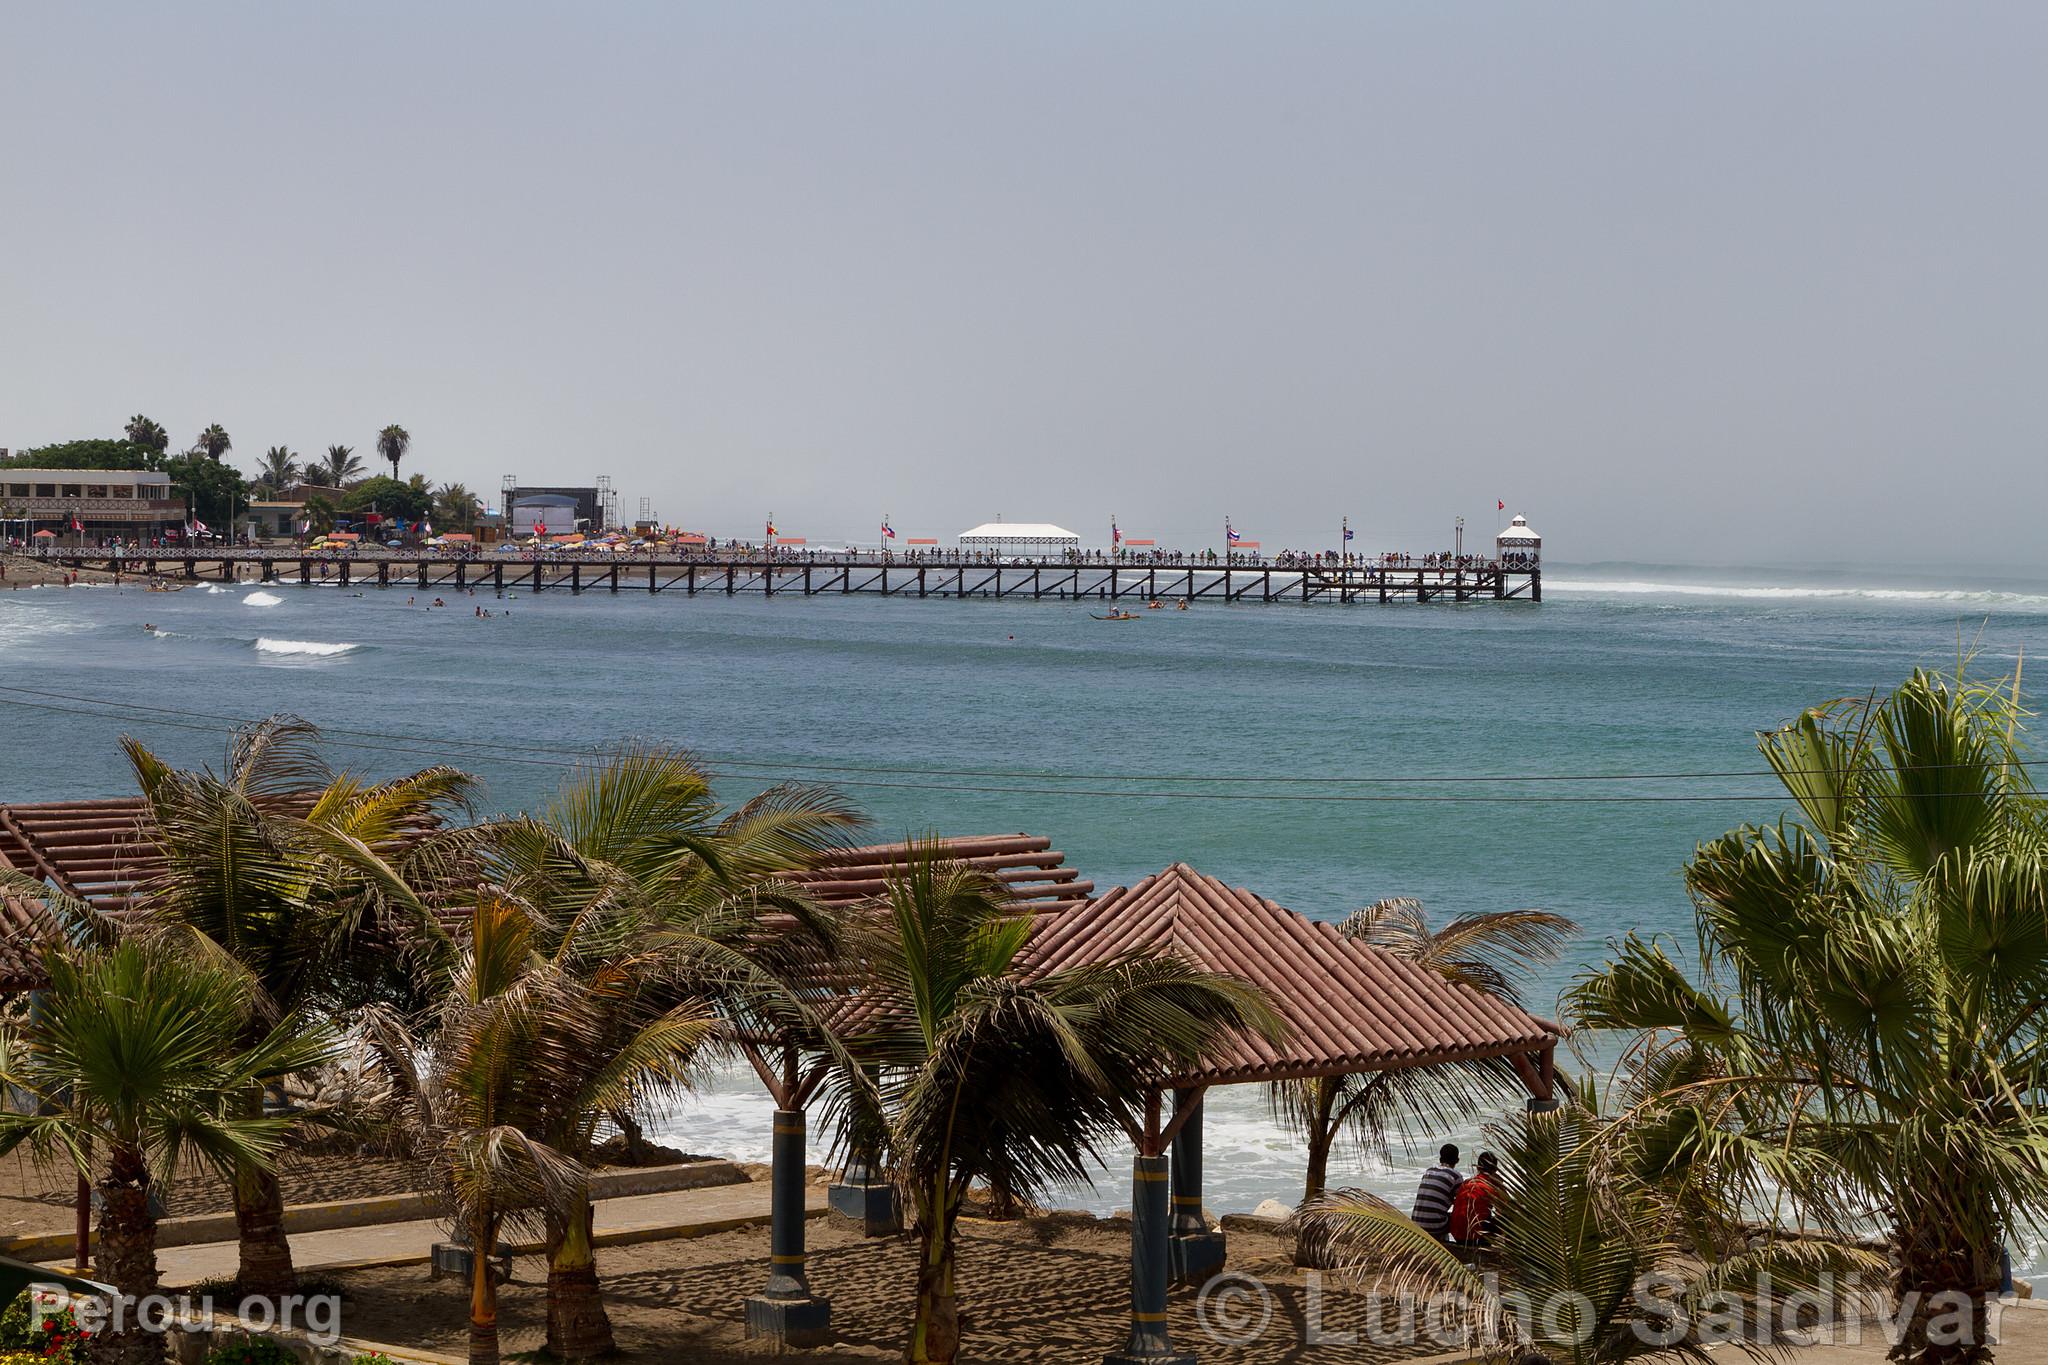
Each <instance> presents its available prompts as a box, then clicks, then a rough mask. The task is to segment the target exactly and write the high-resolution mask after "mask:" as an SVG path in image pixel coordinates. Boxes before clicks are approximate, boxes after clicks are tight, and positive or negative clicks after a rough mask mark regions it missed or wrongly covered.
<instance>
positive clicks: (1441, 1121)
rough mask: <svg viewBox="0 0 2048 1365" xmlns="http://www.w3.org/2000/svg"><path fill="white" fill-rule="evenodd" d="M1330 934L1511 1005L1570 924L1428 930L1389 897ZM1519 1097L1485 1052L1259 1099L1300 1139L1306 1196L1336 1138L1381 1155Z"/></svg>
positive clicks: (1283, 1089)
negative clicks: (1305, 1160)
mask: <svg viewBox="0 0 2048 1365" xmlns="http://www.w3.org/2000/svg"><path fill="white" fill-rule="evenodd" d="M1337 932H1338V933H1340V934H1342V935H1343V936H1344V937H1346V938H1351V939H1358V940H1360V941H1362V942H1365V943H1370V944H1372V945H1373V946H1374V947H1377V948H1382V949H1384V950H1386V951H1387V952H1390V953H1394V954H1396V955H1398V956H1400V957H1404V958H1407V959H1408V960H1409V961H1411V962H1413V963H1415V964H1416V965H1418V966H1420V967H1422V968H1424V969H1425V970H1427V971H1430V972H1432V973H1434V974H1436V975H1437V976H1439V977H1442V978H1443V979H1444V980H1445V981H1448V982H1451V983H1452V984H1454V985H1465V986H1470V987H1472V988H1473V989H1474V990H1477V991H1480V992H1482V993H1484V994H1486V995H1491V996H1493V997H1494V998H1495V999H1498V1000H1503V1001H1506V1002H1507V1003H1508V1004H1510V1005H1514V1006H1516V1007H1518V1008H1519V1007H1520V1005H1521V1003H1522V997H1521V991H1520V989H1519V987H1518V986H1517V984H1516V982H1517V979H1518V978H1519V977H1521V976H1522V975H1523V974H1524V973H1526V972H1528V971H1529V970H1531V969H1532V968H1534V967H1536V966H1538V965H1539V964H1541V963H1544V962H1548V961H1551V960H1553V959H1555V958H1556V956H1557V955H1558V953H1560V952H1561V951H1563V949H1564V946H1565V944H1566V943H1568V942H1569V941H1570V940H1571V937H1572V935H1574V934H1576V933H1577V932H1578V925H1577V924H1575V923H1573V922H1572V921H1571V920H1569V919H1567V918H1565V917H1564V916H1563V915H1553V914H1549V913H1548V912H1546V911H1542V910H1506V911H1500V912H1498V913H1493V914H1478V915H1460V916H1459V917H1458V918H1457V919H1454V920H1452V921H1451V922H1450V923H1449V924H1447V925H1445V926H1444V927H1443V928H1441V929H1431V928H1430V926H1429V920H1428V918H1427V916H1426V915H1425V914H1424V913H1423V909H1422V905H1421V903H1420V902H1418V901H1414V900H1409V899H1407V898H1405V897H1397V898H1395V899H1392V900H1383V901H1380V902H1378V903H1377V904H1375V905H1369V906H1367V907H1366V908H1365V909H1363V910H1360V911H1358V912H1357V913H1356V914H1353V915H1352V916H1350V918H1348V919H1346V920H1345V921H1344V922H1343V923H1342V924H1340V925H1339V926H1338V927H1337ZM1521 1093H1522V1084H1521V1081H1520V1079H1519V1078H1518V1077H1517V1075H1516V1074H1515V1071H1514V1068H1513V1067H1512V1066H1511V1065H1510V1064H1509V1063H1508V1062H1507V1061H1506V1060H1504V1059H1501V1058H1485V1059H1481V1060H1478V1061H1468V1062H1449V1063H1444V1064H1442V1065H1438V1066H1424V1067H1412V1068H1407V1069H1404V1070H1399V1071H1377V1072H1369V1073H1365V1074H1362V1075H1349V1076H1330V1077H1319V1078H1316V1079H1313V1080H1306V1081H1281V1082H1277V1083H1275V1084H1274V1085H1272V1086H1271V1087H1270V1088H1269V1090H1268V1093H1267V1100H1268V1102H1269V1104H1270V1106H1271V1108H1272V1111H1273V1116H1274V1119H1275V1121H1276V1122H1279V1123H1282V1124H1285V1125H1286V1126H1287V1127H1289V1128H1292V1129H1294V1130H1295V1131H1298V1132H1300V1133H1301V1134H1302V1136H1303V1138H1304V1140H1305V1144H1306V1146H1307V1149H1308V1174H1307V1178H1306V1180H1305V1182H1304V1186H1303V1189H1302V1196H1301V1197H1302V1200H1303V1201H1304V1202H1306V1201H1308V1200H1311V1199H1314V1198H1315V1197H1316V1196H1317V1195H1319V1194H1321V1193H1323V1190H1324V1188H1325V1187H1326V1186H1327V1184H1328V1182H1329V1169H1330V1153H1331V1150H1332V1149H1333V1148H1334V1147H1335V1146H1336V1143H1337V1139H1338V1137H1339V1136H1341V1135H1343V1134H1345V1133H1349V1134H1350V1135H1351V1136H1352V1138H1353V1139H1354V1140H1355V1141H1356V1142H1357V1143H1358V1144H1359V1146H1360V1147H1361V1148H1362V1149H1364V1150H1365V1151H1367V1152H1370V1153H1372V1154H1374V1155H1376V1156H1379V1157H1380V1158H1382V1159H1386V1158H1388V1157H1389V1156H1390V1155H1391V1148H1392V1145H1393V1142H1394V1140H1395V1139H1397V1138H1398V1139H1399V1140H1401V1142H1402V1143H1403V1144H1404V1145H1408V1144H1410V1143H1411V1142H1412V1139H1413V1137H1414V1136H1415V1135H1416V1134H1417V1133H1418V1132H1420V1133H1441V1132H1443V1131H1444V1130H1445V1129H1446V1128H1449V1127H1451V1126H1453V1125H1454V1124H1456V1123H1458V1122H1459V1121H1460V1120H1462V1119H1465V1118H1468V1117H1469V1116H1470V1115H1472V1114H1474V1113H1476V1112H1479V1111H1480V1110H1482V1109H1488V1108H1497V1107H1499V1106H1500V1105H1501V1104H1503V1103H1506V1102H1508V1101H1510V1100H1512V1099H1513V1098H1514V1097H1515V1096H1517V1095H1519V1094H1521Z"/></svg>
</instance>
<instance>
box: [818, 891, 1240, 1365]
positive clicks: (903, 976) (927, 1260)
mask: <svg viewBox="0 0 2048 1365" xmlns="http://www.w3.org/2000/svg"><path fill="white" fill-rule="evenodd" d="M873 930H874V931H873V932H871V933H868V934H867V935H865V936H864V937H862V938H859V939H857V940H856V946H855V948H854V950H853V953H852V956H853V957H854V958H855V959H856V960H859V961H862V962H864V963H866V964H868V965H869V967H870V969H871V972H872V976H871V977H869V978H868V979H867V984H866V986H865V988H864V996H863V1004H862V1007H861V1010H860V1014H861V1016H862V1017H863V1018H864V1019H865V1020H866V1021H867V1022H866V1023H865V1024H864V1025H863V1026H861V1027H860V1028H859V1029H858V1030H857V1031H856V1032H854V1033H853V1034H851V1035H850V1036H848V1037H847V1038H846V1040H845V1041H846V1045H847V1048H848V1050H849V1051H850V1052H851V1053H852V1055H853V1056H854V1057H855V1058H856V1059H858V1061H859V1063H860V1064H861V1067H871V1068H874V1069H875V1072H874V1074H875V1077H876V1079H875V1080H874V1082H873V1083H872V1088H870V1087H869V1085H868V1083H867V1082H866V1081H865V1080H863V1079H862V1078H863V1077H865V1076H866V1075H867V1074H868V1073H867V1072H866V1071H865V1070H862V1069H860V1068H855V1069H853V1070H851V1071H850V1072H849V1079H848V1081H847V1085H848V1087H849V1089H850V1090H851V1091H852V1093H853V1095H854V1097H855V1101H854V1105H853V1108H852V1114H853V1116H852V1117H851V1118H850V1119H849V1122H850V1123H853V1124H860V1125H863V1126H866V1127H867V1128H868V1131H872V1132H874V1133H876V1134H877V1135H878V1136H880V1137H881V1139H882V1145H883V1147H884V1149H885V1153H886V1160H887V1162H888V1164H889V1166H890V1168H891V1169H892V1170H893V1171H894V1173H895V1176H896V1180H897V1182H898V1184H899V1185H900V1186H902V1188H903V1189H904V1190H905V1191H906V1193H907V1195H908V1198H909V1202H910V1204H911V1206H912V1208H913V1209H914V1210H915V1213H916V1227H915V1230H914V1234H913V1235H914V1237H915V1240H916V1242H917V1245H918V1268H917V1307H916V1313H915V1317H914V1319H913V1321H912V1324H911V1331H910V1342H909V1345H908V1347H907V1348H906V1350H905V1355H904V1358H905V1360H907V1361H912V1362H927V1361H950V1360H953V1359H954V1358H955V1355H956V1353H957V1352H958V1350H959V1346H960V1316H959V1309H958V1298H957V1295H956V1288H955V1256H954V1253H955V1243H956V1231H957V1227H958V1222H959V1217H960V1210H961V1205H962V1203H963V1202H964V1201H965V1199H966V1197H967V1193H968V1190H969V1189H970V1188H971V1187H972V1186H973V1185H974V1184H975V1183H976V1182H984V1183H986V1184H987V1185H988V1186H989V1187H990V1188H993V1189H1001V1190H1004V1191H1006V1192H1007V1193H1008V1194H1010V1195H1011V1196H1012V1197H1014V1198H1016V1199H1019V1200H1025V1201H1030V1200H1033V1199H1035V1198H1038V1197H1042V1196H1043V1195H1044V1194H1045V1193H1046V1192H1047V1191H1048V1190H1050V1189H1051V1188H1053V1187H1055V1186H1057V1185H1062V1184H1067V1183H1071V1182H1079V1181H1085V1180H1086V1179H1087V1178H1088V1174H1087V1173H1088V1168H1089V1163H1090V1161H1091V1160H1092V1159H1094V1158H1095V1157H1096V1156H1097V1154H1098V1152H1099V1150H1100V1148H1101V1145H1102V1144H1103V1142H1104V1141H1106V1140H1109V1139H1112V1138H1114V1137H1116V1136H1118V1135H1120V1134H1122V1133H1124V1132H1126V1131H1128V1128H1129V1124H1130V1123H1131V1122H1132V1121H1133V1120H1132V1114H1131V1110H1130V1106H1131V1105H1132V1104H1133V1103H1134V1102H1135V1101H1136V1100H1137V1099H1138V1097H1139V1096H1141V1095H1143V1094H1144V1093H1146V1091H1147V1090H1156V1089H1157V1088H1158V1086H1159V1084H1160V1082H1161V1079H1162V1078H1166V1077H1170V1076H1171V1075H1173V1074H1175V1073H1177V1072H1181V1071H1185V1070H1186V1069H1187V1068H1188V1067H1189V1066H1191V1065H1193V1064H1194V1063H1196V1062H1197V1061H1198V1060H1199V1059H1200V1058H1201V1057H1203V1056H1204V1055H1206V1054H1207V1053H1209V1052H1210V1051H1211V1050H1212V1049H1213V1048H1214V1047H1215V1046H1216V1045H1217V1044H1218V1043H1219V1042H1220V1041H1221V1040H1222V1039H1223V1037H1224V1036H1225V1035H1226V1034H1227V1033H1229V1032H1230V1031H1232V1030H1250V1031H1253V1032H1258V1033H1263V1034H1267V1035H1275V1034H1277V1032H1278V1029H1279V1024H1278V1022H1277V1020H1276V1019H1275V1018H1274V1016H1273V1014H1272V1013H1271V1011H1270V1009H1269V1008H1268V1007H1267V1006H1266V1004H1265V1002H1264V1000H1263V998H1262V997H1261V996H1260V995H1259V993H1258V992H1257V991H1256V990H1254V989H1253V988H1251V987H1249V986H1247V985H1245V984H1244V983H1242V982H1240V981H1237V980H1235V979H1234V978H1230V977H1224V976H1219V975H1216V974H1213V973H1209V972H1204V971H1200V970H1197V969H1196V968H1194V967H1192V966H1190V965H1189V964H1188V963H1187V962H1186V961H1185V960H1184V959H1182V958H1180V957H1178V956H1174V955H1170V954H1169V955H1163V956H1151V955H1137V954H1134V955H1131V956H1127V957H1124V958H1121V959H1118V960H1115V961H1111V962H1107V963H1103V964H1100V965H1090V966H1086V967H1073V968H1062V969H1058V970H1054V971H1048V972H1043V973H1032V972H1030V971H1029V970H1028V969H1027V968H1026V967H1025V965H1024V961H1023V954H1024V950H1025V947H1026V945H1027V944H1028V943H1029V941H1030V938H1031V932H1032V923H1031V920H1030V918H1029V917H1028V916H1021V915H1018V914H1016V913H1015V912H1014V911H1012V910H1011V909H1010V908H1009V906H1008V904H1007V900H1006V897H1005V894H1004V891H1003V888H1002V886H1001V884H1000V883H998V882H996V881H995V880H994V879H993V878H991V877H989V876H988V875H986V874H985V873H982V872H979V871H975V870H972V869H969V868H966V867H963V866H960V865H958V864H952V863H944V862H941V861H940V860H939V859H938V857H937V856H936V854H935V852H934V851H932V850H923V851H920V852H918V853H916V854H915V855H913V857H912V859H911V862H910V866H909V867H908V869H907V870H906V871H905V873H904V874H903V875H902V876H901V877H899V878H897V879H895V880H893V881H892V882H891V883H890V885H889V890H888V896H887V904H886V907H883V908H882V911H881V916H880V919H879V921H878V922H877V923H876V924H875V925H874V926H873Z"/></svg>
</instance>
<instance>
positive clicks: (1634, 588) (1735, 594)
mask: <svg viewBox="0 0 2048 1365" xmlns="http://www.w3.org/2000/svg"><path fill="white" fill-rule="evenodd" d="M1543 588H1544V591H1545V592H1551V591H1556V592H1564V593H1586V594H1588V595H1591V596H1601V595H1606V596H1615V597H1728V598H1737V599H1742V600H1747V601H1767V602H1796V601H1816V602H1918V603H1927V604H1931V605H1936V606H1944V605H1946V606H1958V607H1970V608H1977V609H1984V610H1992V611H2048V595H2044V594H2040V593H2026V592H1996V591H1991V590H1984V589H1964V588H1863V587H1843V588H1828V587H1817V586H1816V587H1800V586H1796V585H1786V586H1779V585H1775V584H1762V585H1751V586H1743V585H1736V584H1717V583H1650V582H1644V581H1642V580H1638V579H1597V578H1546V579H1544V581H1543Z"/></svg>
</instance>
